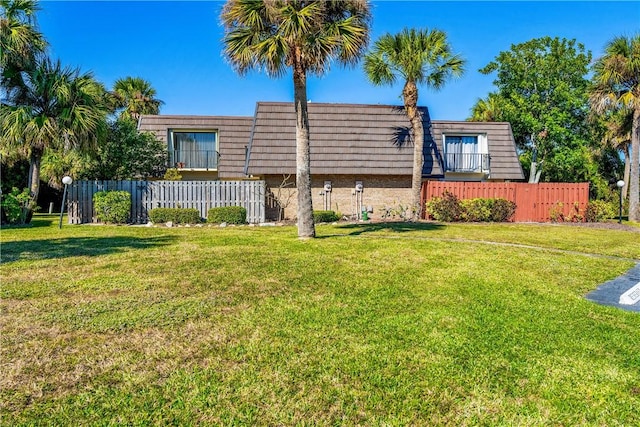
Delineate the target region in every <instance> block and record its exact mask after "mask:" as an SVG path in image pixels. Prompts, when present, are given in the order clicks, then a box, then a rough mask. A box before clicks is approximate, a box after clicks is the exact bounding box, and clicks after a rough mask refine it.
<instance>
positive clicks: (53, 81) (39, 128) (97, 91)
mask: <svg viewBox="0 0 640 427" xmlns="http://www.w3.org/2000/svg"><path fill="white" fill-rule="evenodd" d="M21 80H22V82H23V83H22V85H21V86H20V87H18V88H16V90H15V92H14V93H13V95H12V97H11V98H10V99H9V102H8V103H7V104H4V105H2V106H1V107H0V136H1V139H2V144H3V148H4V145H5V144H6V145H7V146H8V148H9V149H14V150H18V151H20V152H21V153H22V154H23V155H24V156H25V157H27V158H28V159H29V178H28V188H29V190H30V192H31V198H32V199H33V201H36V200H37V198H38V192H39V190H40V166H41V161H42V157H43V155H44V152H45V150H46V149H52V150H64V151H66V150H70V149H73V148H83V147H89V146H91V145H93V144H94V143H95V141H96V140H97V137H98V135H99V134H100V132H101V131H103V130H104V128H105V126H106V115H107V112H108V109H107V106H106V96H105V93H106V91H105V89H104V87H103V86H102V85H101V84H99V83H97V82H96V81H95V80H94V79H93V76H92V75H91V74H90V73H85V74H81V73H80V71H79V70H77V69H71V68H63V67H62V66H61V65H60V62H59V61H57V62H53V61H51V60H50V59H48V58H43V59H40V60H39V61H38V63H37V65H36V67H35V68H33V69H31V70H27V71H23V72H22V73H21Z"/></svg>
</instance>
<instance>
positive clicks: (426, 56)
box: [364, 28, 465, 219]
mask: <svg viewBox="0 0 640 427" xmlns="http://www.w3.org/2000/svg"><path fill="white" fill-rule="evenodd" d="M464 64H465V61H464V60H463V59H462V58H461V57H460V56H459V55H454V54H452V53H451V47H450V46H449V43H448V41H447V35H446V34H445V33H444V32H442V31H440V30H431V31H429V30H428V29H421V30H416V29H407V28H405V29H404V30H402V31H401V32H400V33H398V34H396V35H392V34H389V33H387V34H385V35H383V36H382V37H380V39H378V41H376V43H375V46H374V48H373V50H372V51H371V52H369V53H367V54H366V55H365V59H364V69H365V72H366V74H367V77H368V78H369V80H370V81H371V83H373V84H374V85H376V86H379V85H393V84H394V83H395V82H396V81H397V80H398V78H402V79H403V80H404V87H403V89H402V99H403V101H404V109H405V113H406V114H407V118H408V119H409V122H410V123H411V131H412V136H413V147H414V148H413V173H412V178H411V204H412V208H413V211H414V219H418V218H420V213H421V211H422V207H421V206H420V188H421V186H422V167H423V164H424V155H423V152H422V150H423V146H424V129H423V126H422V115H421V114H420V111H419V110H418V85H425V86H427V87H429V88H432V89H435V90H438V89H440V88H442V86H443V85H444V83H445V82H446V81H447V80H448V79H449V78H451V77H458V76H461V75H462V73H463V72H464Z"/></svg>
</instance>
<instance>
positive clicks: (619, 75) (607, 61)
mask: <svg viewBox="0 0 640 427" xmlns="http://www.w3.org/2000/svg"><path fill="white" fill-rule="evenodd" d="M593 83H594V85H593V87H592V89H591V95H590V102H591V106H592V108H593V109H594V110H595V111H596V112H599V113H602V112H604V111H607V110H623V109H628V110H630V111H632V112H633V119H632V125H631V168H630V169H631V170H630V173H629V221H635V222H639V221H640V204H639V199H640V34H639V35H636V36H633V37H629V38H627V37H616V38H614V39H613V40H611V41H610V42H609V43H608V44H607V46H606V47H605V54H604V55H603V56H602V57H601V58H599V59H598V60H597V61H596V63H595V65H594V75H593Z"/></svg>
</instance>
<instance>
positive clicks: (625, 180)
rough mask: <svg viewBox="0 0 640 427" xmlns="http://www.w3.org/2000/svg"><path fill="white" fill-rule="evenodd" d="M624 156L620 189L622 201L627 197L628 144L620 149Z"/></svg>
mask: <svg viewBox="0 0 640 427" xmlns="http://www.w3.org/2000/svg"><path fill="white" fill-rule="evenodd" d="M622 153H623V155H624V176H623V177H622V179H623V180H624V187H622V199H623V200H627V197H628V195H629V174H630V173H631V156H630V154H629V144H625V146H624V147H623V149H622Z"/></svg>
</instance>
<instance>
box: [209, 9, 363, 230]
mask: <svg viewBox="0 0 640 427" xmlns="http://www.w3.org/2000/svg"><path fill="white" fill-rule="evenodd" d="M221 17H222V22H223V23H224V27H225V37H224V45H225V48H224V55H225V57H226V58H227V59H228V60H229V62H230V63H231V65H232V66H233V67H234V68H235V70H236V71H237V72H238V73H239V74H246V73H247V72H248V71H250V70H264V71H266V73H267V74H268V75H269V76H272V77H280V76H282V75H283V74H284V73H285V72H286V71H287V70H288V69H290V70H291V71H292V72H293V97H294V109H295V114H296V188H297V189H298V212H297V214H298V237H300V238H303V239H304V238H311V237H315V227H314V223H313V206H312V203H311V162H310V153H309V140H310V132H309V115H308V110H307V74H312V75H317V76H322V75H323V74H325V73H326V72H327V70H328V69H329V65H330V63H331V61H334V60H335V61H337V62H339V63H341V64H343V65H352V64H355V63H356V62H357V61H358V59H359V58H360V56H361V54H362V52H363V50H364V49H365V48H366V46H367V43H368V37H369V21H370V10H369V4H368V2H366V1H364V0H343V1H323V0H315V1H314V0H309V1H301V0H272V1H262V0H228V1H227V2H226V4H225V6H224V9H223V11H222V16H221Z"/></svg>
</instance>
